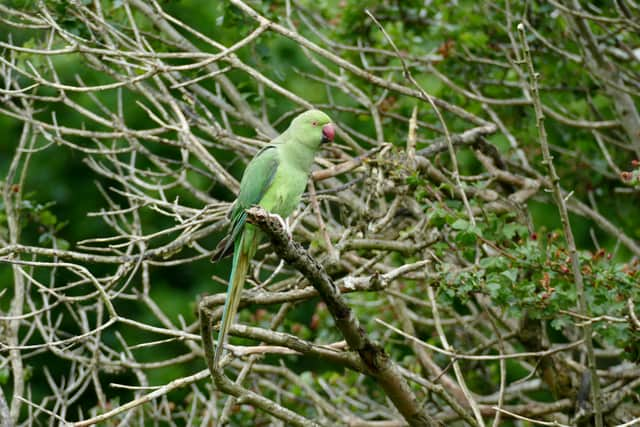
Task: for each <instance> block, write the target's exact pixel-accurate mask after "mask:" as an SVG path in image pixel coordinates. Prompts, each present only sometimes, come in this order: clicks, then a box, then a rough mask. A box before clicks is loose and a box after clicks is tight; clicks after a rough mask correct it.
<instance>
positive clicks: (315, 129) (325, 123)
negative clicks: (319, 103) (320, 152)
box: [289, 110, 336, 149]
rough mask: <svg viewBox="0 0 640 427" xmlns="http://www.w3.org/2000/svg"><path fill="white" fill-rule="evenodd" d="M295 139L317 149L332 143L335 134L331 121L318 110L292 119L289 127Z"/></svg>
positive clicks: (306, 112)
mask: <svg viewBox="0 0 640 427" xmlns="http://www.w3.org/2000/svg"><path fill="white" fill-rule="evenodd" d="M289 131H290V132H292V133H293V134H294V135H295V136H296V139H297V140H298V141H300V142H302V143H303V144H305V145H308V146H310V147H313V148H315V149H317V148H318V147H319V146H320V144H322V143H325V142H332V141H333V138H334V136H335V134H336V130H335V127H334V126H333V124H332V123H331V119H330V118H329V116H327V115H326V114H325V113H323V112H322V111H320V110H308V111H305V112H304V113H302V114H300V115H299V116H298V117H296V118H295V119H293V121H292V122H291V125H290V126H289Z"/></svg>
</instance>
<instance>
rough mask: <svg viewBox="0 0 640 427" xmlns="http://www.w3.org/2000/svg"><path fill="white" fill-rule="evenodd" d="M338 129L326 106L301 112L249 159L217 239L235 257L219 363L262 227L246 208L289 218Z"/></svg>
mask: <svg viewBox="0 0 640 427" xmlns="http://www.w3.org/2000/svg"><path fill="white" fill-rule="evenodd" d="M334 135H335V129H334V127H333V125H332V124H331V119H330V118H329V117H328V116H327V115H326V114H325V113H323V112H322V111H318V110H309V111H306V112H304V113H302V114H300V115H299V116H297V117H296V118H295V119H293V121H292V122H291V124H290V125H289V128H288V129H287V130H286V131H285V132H284V133H282V135H280V136H278V137H277V138H275V139H274V140H273V141H271V143H270V144H268V145H267V146H265V147H264V148H262V149H261V150H260V151H259V152H258V153H257V154H256V156H255V157H254V158H253V159H252V160H251V162H249V164H248V165H247V168H246V169H245V171H244V175H243V176H242V180H241V181H240V192H239V194H238V198H237V200H236V202H235V204H234V206H233V208H232V210H231V215H230V219H231V224H230V226H229V233H228V235H227V237H225V239H223V240H222V241H221V242H220V244H219V245H218V250H217V251H216V254H214V257H213V258H214V260H217V259H219V258H222V257H223V256H225V255H227V254H228V253H229V252H230V250H231V247H232V246H233V263H232V265H231V277H230V278H229V287H228V289H227V300H226V302H225V305H224V312H223V314H222V321H221V323H220V332H219V333H218V343H217V347H216V352H215V356H214V360H213V364H214V366H218V363H219V360H220V357H221V356H222V351H223V347H224V344H225V339H226V336H227V332H228V331H229V327H230V326H231V324H232V323H233V319H234V317H235V314H236V311H237V309H238V303H239V302H240V294H241V293H242V288H243V287H244V281H245V277H246V274H247V269H248V268H249V264H250V262H251V259H252V258H253V256H254V255H255V252H256V248H257V247H258V244H259V243H260V240H261V237H262V233H261V232H260V230H258V229H257V228H256V227H255V226H253V225H251V224H247V223H246V218H247V214H246V212H245V210H246V209H248V208H250V207H251V206H254V205H258V206H261V207H262V208H264V209H265V210H267V211H268V212H271V213H275V214H278V215H280V216H281V217H283V218H286V217H287V216H289V215H290V214H291V212H293V211H294V210H295V208H296V207H297V206H298V204H299V203H300V197H301V196H302V193H303V192H304V190H305V188H306V186H307V179H308V178H309V173H310V172H311V166H312V164H313V159H314V157H315V155H316V153H317V152H318V150H319V149H320V145H321V144H322V143H323V142H330V141H333V137H334Z"/></svg>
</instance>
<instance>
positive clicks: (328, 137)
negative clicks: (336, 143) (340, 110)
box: [322, 123, 336, 143]
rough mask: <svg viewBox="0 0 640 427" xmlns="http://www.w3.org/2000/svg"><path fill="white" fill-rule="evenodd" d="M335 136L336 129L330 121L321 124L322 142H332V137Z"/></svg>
mask: <svg viewBox="0 0 640 427" xmlns="http://www.w3.org/2000/svg"><path fill="white" fill-rule="evenodd" d="M334 136H336V129H335V128H334V127H333V125H332V124H331V123H329V124H326V125H324V126H322V142H323V143H324V142H333V137H334Z"/></svg>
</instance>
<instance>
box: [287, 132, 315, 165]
mask: <svg viewBox="0 0 640 427" xmlns="http://www.w3.org/2000/svg"><path fill="white" fill-rule="evenodd" d="M281 149H282V155H283V156H285V157H286V158H287V160H288V161H289V162H290V163H289V164H291V165H294V166H295V167H296V168H298V169H300V170H301V171H303V172H305V173H307V174H308V173H309V172H310V171H311V166H312V165H313V160H314V157H315V155H316V153H317V151H318V150H317V149H316V148H315V147H312V146H309V145H307V144H305V143H304V142H302V141H296V140H295V139H293V138H292V139H289V140H288V141H287V142H285V143H283V144H282V147H281Z"/></svg>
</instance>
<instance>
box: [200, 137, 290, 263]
mask: <svg viewBox="0 0 640 427" xmlns="http://www.w3.org/2000/svg"><path fill="white" fill-rule="evenodd" d="M279 163H280V162H279V158H278V150H277V149H276V146H275V145H267V146H266V147H264V148H262V149H261V150H260V151H258V153H257V154H256V156H255V157H254V158H253V159H252V160H251V161H250V162H249V164H248V165H247V168H246V169H245V171H244V175H242V180H241V181H240V193H239V194H238V199H237V200H236V203H235V204H234V205H233V209H232V211H231V216H230V217H231V227H230V229H229V234H228V235H227V236H226V237H225V239H224V240H223V241H222V242H221V243H222V244H224V246H222V247H220V248H218V249H217V250H216V251H215V254H214V255H213V257H212V258H213V260H218V259H220V258H223V257H225V256H226V255H229V254H230V253H231V248H232V247H233V243H234V242H235V241H236V238H237V237H238V236H239V235H240V233H241V232H242V230H243V228H244V224H245V222H246V220H247V213H246V212H245V209H248V208H250V207H251V206H253V205H257V204H258V203H259V202H260V200H262V196H264V193H266V192H267V190H268V189H269V187H270V186H271V183H272V182H273V177H274V176H275V174H276V171H277V170H278V164H279Z"/></svg>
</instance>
